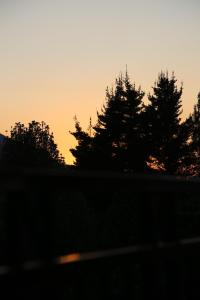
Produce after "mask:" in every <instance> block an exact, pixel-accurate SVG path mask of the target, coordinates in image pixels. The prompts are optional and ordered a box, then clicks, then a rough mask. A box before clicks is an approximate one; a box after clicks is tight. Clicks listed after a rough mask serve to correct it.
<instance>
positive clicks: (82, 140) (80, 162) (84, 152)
mask: <svg viewBox="0 0 200 300" xmlns="http://www.w3.org/2000/svg"><path fill="white" fill-rule="evenodd" d="M74 120H75V131H74V132H70V133H71V134H72V135H73V136H74V137H75V139H76V140H77V143H78V144H77V146H76V147H75V148H74V149H70V152H71V153H72V154H73V156H74V157H75V159H76V161H75V166H76V167H78V168H83V169H91V168H92V167H93V164H92V154H93V148H92V144H93V138H92V133H91V132H92V124H91V119H90V124H89V128H88V131H89V132H85V131H83V130H82V128H81V126H80V123H79V121H78V120H77V118H76V117H75V118H74Z"/></svg>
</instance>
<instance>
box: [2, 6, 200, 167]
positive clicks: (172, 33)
mask: <svg viewBox="0 0 200 300" xmlns="http://www.w3.org/2000/svg"><path fill="white" fill-rule="evenodd" d="M126 65H127V66H128V71H129V74H130V77H131V80H132V81H133V82H135V83H136V86H138V85H141V87H142V89H143V90H144V91H145V92H146V93H148V92H151V87H152V86H153V83H154V81H155V80H156V79H157V76H158V73H159V72H160V71H161V70H163V71H165V70H168V71H169V73H171V72H172V71H175V75H176V77H177V79H178V84H180V83H181V82H183V86H184V91H183V97H182V99H183V110H184V114H183V115H185V116H186V115H187V114H189V113H190V112H191V111H192V109H193V105H194V103H195V101H196V96H197V93H198V92H199V90H200V1H199V0H167V1H166V0H123V1H122V0H120V1H119V0H101V1H99V0H98V1H97V0H76V1H75V0H74V1H72V0H0V105H1V109H0V132H1V133H3V134H5V131H6V130H8V131H10V128H11V126H12V125H13V124H14V123H15V122H17V121H21V122H23V123H26V124H27V122H29V121H31V120H37V121H42V120H44V121H45V122H46V123H47V124H49V125H50V128H51V130H52V131H53V132H54V136H55V141H56V142H57V144H58V147H59V149H60V151H61V152H62V154H63V155H64V156H65V157H66V162H67V163H72V161H73V159H72V156H71V155H70V154H69V148H70V147H72V146H73V145H75V140H74V138H73V137H72V136H71V135H70V134H69V130H73V128H74V122H73V117H74V115H77V118H78V119H79V120H80V122H81V124H82V125H83V128H84V129H86V128H87V126H88V122H89V117H90V116H92V119H93V122H95V119H96V111H97V110H100V108H101V106H102V104H103V103H104V99H105V88H106V86H112V84H113V83H114V80H115V77H116V76H118V74H119V73H120V71H122V72H124V71H125V69H126ZM146 97H147V95H145V98H146Z"/></svg>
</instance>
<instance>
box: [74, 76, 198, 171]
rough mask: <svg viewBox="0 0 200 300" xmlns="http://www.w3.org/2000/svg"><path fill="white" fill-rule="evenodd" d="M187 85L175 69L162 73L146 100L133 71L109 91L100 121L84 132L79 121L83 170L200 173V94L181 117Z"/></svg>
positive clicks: (78, 161)
mask: <svg viewBox="0 0 200 300" xmlns="http://www.w3.org/2000/svg"><path fill="white" fill-rule="evenodd" d="M182 92H183V87H182V86H181V87H180V88H179V87H178V86H177V79H176V78H175V75H174V74H173V73H172V75H171V76H169V74H168V73H167V72H166V73H163V72H161V73H160V74H159V75H158V79H157V81H156V82H155V84H154V86H153V92H152V93H151V94H148V104H145V103H144V95H145V93H144V92H143V91H142V90H141V87H138V88H137V87H136V85H135V84H133V83H131V81H130V78H129V75H128V73H127V72H126V74H125V76H123V75H120V76H119V77H118V78H116V81H115V87H114V88H112V89H108V88H107V90H106V101H105V104H104V106H103V108H102V110H101V111H100V112H97V123H96V124H95V125H94V126H92V124H91V120H90V125H89V129H88V130H87V131H84V130H83V129H82V128H81V126H80V123H79V122H78V120H77V119H76V120H75V131H74V132H72V133H71V134H72V135H73V136H74V137H75V138H76V140H77V146H76V147H75V148H73V149H71V150H70V151H71V153H72V154H73V156H74V157H75V159H76V161H75V165H76V167H77V168H80V169H84V168H87V169H101V170H116V171H123V172H125V171H126V172H142V173H146V172H160V173H165V174H172V175H199V172H200V94H198V99H197V104H195V106H194V110H193V112H192V113H191V114H190V115H189V116H188V117H187V118H186V120H182V119H181V114H182V100H181V96H182Z"/></svg>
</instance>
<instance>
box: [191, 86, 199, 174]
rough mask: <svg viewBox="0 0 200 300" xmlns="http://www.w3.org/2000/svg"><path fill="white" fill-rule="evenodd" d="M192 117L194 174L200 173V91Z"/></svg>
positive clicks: (192, 170) (192, 167)
mask: <svg viewBox="0 0 200 300" xmlns="http://www.w3.org/2000/svg"><path fill="white" fill-rule="evenodd" d="M191 119H192V135H191V155H192V154H193V157H192V158H193V161H192V166H191V172H192V174H193V175H198V176H199V174H200V92H199V94H198V96H197V104H195V105H194V109H193V113H192V115H191Z"/></svg>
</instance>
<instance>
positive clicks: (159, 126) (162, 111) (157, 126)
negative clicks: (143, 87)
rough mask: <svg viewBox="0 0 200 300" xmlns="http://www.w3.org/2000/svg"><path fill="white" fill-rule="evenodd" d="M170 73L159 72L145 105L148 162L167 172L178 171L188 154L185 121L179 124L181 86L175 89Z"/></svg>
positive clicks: (187, 129)
mask: <svg viewBox="0 0 200 300" xmlns="http://www.w3.org/2000/svg"><path fill="white" fill-rule="evenodd" d="M176 82H177V80H176V79H175V76H174V74H172V76H171V78H169V76H168V73H166V74H164V73H162V72H161V73H160V74H159V76H158V81H157V82H156V83H155V85H154V87H153V95H149V101H150V104H149V105H148V106H147V108H146V120H147V125H148V126H147V130H148V131H147V133H148V143H149V145H151V146H150V149H149V150H150V151H151V156H150V160H149V163H150V165H151V166H154V167H155V168H158V169H160V170H162V171H164V172H166V173H168V174H177V173H179V172H181V169H182V167H183V165H184V161H185V160H186V158H187V157H188V138H189V135H190V126H188V124H189V122H188V120H187V121H186V122H183V123H181V118H180V115H181V113H182V110H181V107H182V104H181V95H182V87H181V88H180V89H178V88H177V85H176Z"/></svg>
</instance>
